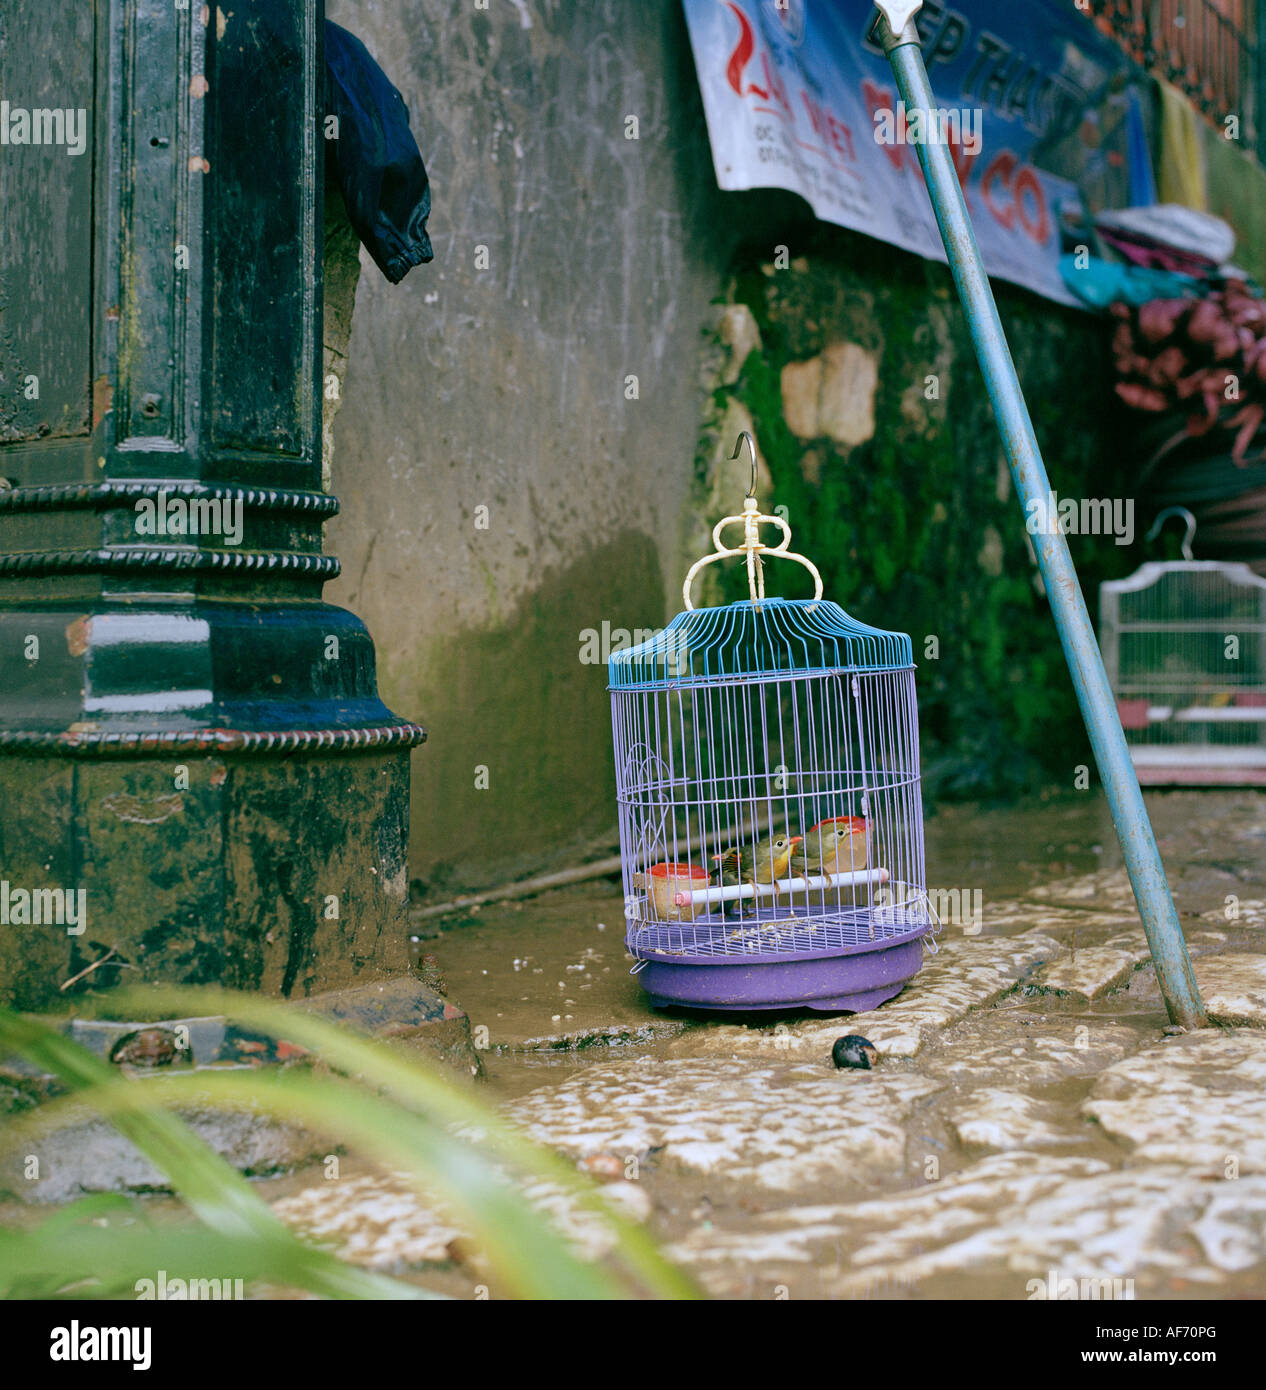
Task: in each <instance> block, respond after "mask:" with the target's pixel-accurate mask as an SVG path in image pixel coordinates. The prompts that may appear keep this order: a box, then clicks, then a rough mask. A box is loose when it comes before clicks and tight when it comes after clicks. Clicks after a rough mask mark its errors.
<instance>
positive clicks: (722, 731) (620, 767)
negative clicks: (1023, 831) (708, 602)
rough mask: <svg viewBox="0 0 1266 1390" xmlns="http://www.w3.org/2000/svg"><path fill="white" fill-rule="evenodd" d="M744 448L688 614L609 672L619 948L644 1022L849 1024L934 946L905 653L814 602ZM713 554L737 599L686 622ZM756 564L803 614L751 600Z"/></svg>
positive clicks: (901, 645) (756, 592) (759, 588)
mask: <svg viewBox="0 0 1266 1390" xmlns="http://www.w3.org/2000/svg"><path fill="white" fill-rule="evenodd" d="M744 439H746V441H747V443H748V445H749V447H751V448H752V457H753V488H752V491H751V492H749V494H748V497H747V499H746V501H745V503H744V510H743V514H742V515H741V516H732V517H725V518H724V519H723V520H722V521H720V522H719V523H718V524H717V526H716V527H715V529H714V530H713V543H714V545H715V547H716V549H715V553H713V554H711V555H707V556H705V557H704V558H703V559H702V560H700V561H699V562H698V563H697V564H695V565H694V566H693V567H692V568H691V570H690V572H689V574H688V575H687V576H686V582H685V586H684V590H683V593H684V598H685V604H686V608H685V611H684V612H683V613H680V614H678V616H677V617H676V618H674V619H673V621H672V623H670V624H669V626H668V627H667V628H666V629H664V630H663V631H662V632H660V633H658V634H657V635H656V636H654V637H653V638H651V639H650V640H649V641H647V642H644V643H642V644H641V645H640V646H636V647H632V648H629V649H627V650H624V651H619V652H616V653H614V654H613V655H612V657H611V660H610V679H611V683H610V690H611V706H612V725H613V731H614V739H615V768H616V793H617V800H618V803H619V815H620V853H621V858H622V860H623V876H624V895H625V899H624V900H625V920H626V924H627V932H626V942H627V946H628V949H629V952H630V954H631V955H632V956H634V957H635V958H636V960H637V965H636V966H635V967H634V970H635V973H637V974H638V975H639V977H640V981H641V983H642V985H643V986H644V988H645V989H646V991H647V993H648V995H649V996H650V1000H651V1003H652V1004H655V1005H659V1006H667V1005H678V1006H683V1007H687V1008H697V1009H724V1010H732V1011H736V1012H742V1011H747V1010H771V1009H781V1010H791V1009H797V1008H807V1009H813V1010H818V1011H820V1012H827V1013H837V1012H844V1011H860V1010H863V1009H869V1008H873V1007H875V1006H876V1005H877V1004H880V1003H882V1002H883V1001H884V1000H885V999H890V998H891V997H892V996H893V995H894V994H896V993H898V992H899V991H900V989H901V988H902V986H903V985H904V984H905V982H906V981H907V980H909V979H910V978H911V977H912V976H913V975H914V974H915V973H916V972H917V971H918V969H919V966H920V965H921V963H922V956H923V950H924V947H925V945H926V946H927V947H928V948H929V949H931V950H935V942H934V940H933V935H934V933H935V932H936V931H937V930H938V929H939V926H938V923H937V921H936V916H935V913H934V912H933V909H932V906H931V903H930V902H929V900H928V896H927V892H926V883H925V873H924V864H923V804H922V795H921V791H920V780H919V734H918V711H917V707H916V703H915V691H914V659H913V653H912V649H911V645H910V639H909V637H907V636H905V635H904V634H902V633H892V632H884V631H882V630H880V629H878V628H873V627H868V626H866V625H865V624H863V623H859V622H857V621H856V620H855V619H853V618H851V617H849V615H848V614H847V613H846V612H845V611H844V610H843V609H842V608H840V607H839V606H838V605H837V604H834V603H831V602H829V601H827V600H824V599H823V597H822V580H821V576H820V575H819V574H818V571H817V570H816V568H815V567H814V566H813V564H812V563H811V562H810V561H808V560H807V559H805V558H804V556H801V555H796V554H794V553H793V552H792V551H791V550H790V549H789V548H788V547H789V545H790V542H791V529H790V527H789V526H788V525H787V523H786V522H785V521H783V520H782V519H781V518H779V517H777V516H768V515H764V514H762V513H761V512H760V510H759V507H758V506H757V503H756V500H755V496H754V492H755V448H754V446H753V445H752V440H751V436H750V435H747V434H746V433H744V435H743V436H741V438H740V441H739V442H740V446H741V444H742V442H743V440H744ZM737 453H738V450H737V449H736V450H735V454H736V455H737ZM734 523H741V524H742V525H743V528H744V530H743V541H742V543H741V544H740V545H738V546H736V547H732V548H731V547H727V546H725V545H724V544H723V543H722V540H721V532H722V531H723V530H724V529H725V528H726V527H727V526H730V525H732V524H734ZM762 524H768V525H773V526H777V527H779V528H780V529H781V531H782V539H781V540H780V541H779V542H778V543H777V544H776V545H770V546H767V545H764V544H762V543H761V541H760V532H759V528H760V526H761V525H762ZM727 556H741V557H743V558H744V559H745V561H746V565H747V574H748V585H749V589H750V598H749V599H746V600H744V601H743V602H741V603H731V604H727V605H725V606H724V607H719V608H702V609H696V608H695V607H694V606H693V603H692V601H691V596H690V595H691V586H692V584H693V581H694V579H695V576H696V575H697V574H698V572H699V570H700V569H701V568H702V567H703V566H705V565H707V564H710V563H712V562H714V561H717V560H720V559H723V558H725V557H727ZM771 557H773V558H782V559H787V560H793V561H796V562H797V563H799V564H801V565H804V566H805V567H806V568H808V569H809V570H810V571H811V572H812V574H813V577H814V585H815V596H814V598H812V599H775V598H767V597H766V596H765V585H764V569H763V559H768V558H771Z"/></svg>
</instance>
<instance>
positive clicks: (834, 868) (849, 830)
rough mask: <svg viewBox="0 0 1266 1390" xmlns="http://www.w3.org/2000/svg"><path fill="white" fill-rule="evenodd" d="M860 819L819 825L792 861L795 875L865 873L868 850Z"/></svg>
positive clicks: (838, 818)
mask: <svg viewBox="0 0 1266 1390" xmlns="http://www.w3.org/2000/svg"><path fill="white" fill-rule="evenodd" d="M868 831H869V827H868V826H867V824H866V822H865V820H863V819H862V817H861V816H832V817H831V818H830V819H829V820H823V821H819V822H818V823H817V825H815V826H814V827H813V828H812V829H811V830H810V831H809V833H808V834H807V835H806V836H805V837H804V845H803V847H802V848H801V849H799V850H797V851H796V852H795V853H794V854H793V855H792V859H791V869H792V872H793V873H794V874H797V875H805V876H808V875H811V874H847V873H852V872H854V871H855V870H857V869H864V868H865V867H866V861H867V858H868V857H869V853H870V846H869V843H868Z"/></svg>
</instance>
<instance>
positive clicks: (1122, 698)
mask: <svg viewBox="0 0 1266 1390" xmlns="http://www.w3.org/2000/svg"><path fill="white" fill-rule="evenodd" d="M1171 516H1182V517H1184V518H1185V519H1186V522H1187V534H1186V537H1185V538H1184V540H1183V549H1182V554H1183V558H1182V559H1181V560H1172V561H1149V562H1148V563H1146V564H1144V565H1143V566H1142V568H1140V569H1139V570H1137V571H1136V572H1135V573H1134V574H1132V575H1130V576H1129V577H1128V578H1126V579H1120V580H1116V581H1113V582H1110V583H1106V584H1103V585H1102V586H1101V587H1100V590H1099V627H1100V645H1101V647H1102V648H1103V661H1104V666H1105V667H1106V668H1107V672H1108V679H1109V681H1110V682H1111V684H1112V689H1113V691H1114V693H1115V694H1116V699H1117V710H1118V713H1119V714H1120V716H1121V723H1122V725H1123V726H1124V728H1125V736H1126V740H1127V741H1128V743H1129V745H1130V754H1131V757H1132V758H1133V760H1134V766H1135V769H1136V770H1137V772H1138V778H1139V781H1140V782H1142V783H1145V784H1150V785H1153V786H1157V785H1188V786H1200V785H1206V786H1208V785H1223V786H1228V785H1229V786H1236V785H1263V784H1266V579H1262V578H1261V577H1260V576H1258V575H1256V574H1254V573H1253V571H1252V570H1251V569H1249V567H1248V566H1247V565H1244V564H1236V563H1230V562H1223V561H1212V560H1196V559H1193V558H1192V549H1191V541H1192V537H1193V536H1194V534H1195V528H1196V523H1195V518H1194V517H1193V516H1192V514H1191V513H1190V512H1189V511H1187V509H1186V508H1185V507H1168V508H1166V509H1165V510H1164V511H1163V512H1161V513H1160V515H1159V516H1158V517H1157V518H1156V522H1155V524H1154V525H1153V527H1152V529H1151V531H1150V532H1149V533H1148V539H1149V540H1151V539H1154V538H1155V537H1156V536H1157V535H1158V534H1159V531H1160V527H1161V526H1162V525H1163V524H1164V522H1165V521H1166V520H1167V519H1168V518H1169V517H1171Z"/></svg>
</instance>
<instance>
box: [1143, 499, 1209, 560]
mask: <svg viewBox="0 0 1266 1390" xmlns="http://www.w3.org/2000/svg"><path fill="white" fill-rule="evenodd" d="M1171 516H1180V517H1182V519H1183V520H1184V521H1185V522H1186V523H1187V531H1186V534H1185V535H1184V536H1183V538H1182V557H1183V559H1184V560H1194V559H1195V558H1196V557H1195V554H1194V552H1193V551H1192V549H1191V542H1192V541H1193V540H1195V538H1196V518H1195V517H1194V516H1192V514H1191V513H1190V512H1189V511H1188V510H1187V508H1186V507H1166V508H1165V510H1164V511H1163V512H1157V513H1156V520H1155V521H1153V522H1152V529H1151V530H1150V531H1149V532H1148V533H1147V535H1146V536H1145V537H1144V539H1145V540H1149V541H1154V540H1155V539H1156V537H1157V536H1159V535H1160V533H1161V529H1162V528H1163V527H1164V525H1165V523H1166V522H1167V521H1168V520H1169V518H1170V517H1171Z"/></svg>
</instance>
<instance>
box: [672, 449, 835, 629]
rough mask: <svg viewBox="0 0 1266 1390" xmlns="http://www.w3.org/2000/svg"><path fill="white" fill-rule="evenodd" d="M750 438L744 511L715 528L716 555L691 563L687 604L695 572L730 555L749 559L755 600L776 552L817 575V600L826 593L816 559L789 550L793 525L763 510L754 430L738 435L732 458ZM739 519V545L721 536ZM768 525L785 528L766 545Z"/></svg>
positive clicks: (749, 578)
mask: <svg viewBox="0 0 1266 1390" xmlns="http://www.w3.org/2000/svg"><path fill="white" fill-rule="evenodd" d="M744 440H746V441H747V447H748V449H749V450H750V451H751V456H752V482H751V486H750V488H749V489H748V493H747V496H746V497H745V498H744V499H743V511H742V514H741V515H738V516H723V517H722V518H721V520H720V521H718V522H717V524H716V525H715V526H714V527H713V528H712V544H713V546H714V547H715V548H716V553H715V554H713V555H705V556H704V557H703V558H702V559H701V560H696V561H695V562H694V564H693V565H691V566H690V569H689V571H688V572H687V574H686V582H685V583H684V584H683V585H682V586H681V592H682V597H683V598H684V599H685V601H686V608H687V609H693V608H694V606H695V605H694V600H693V599H692V598H691V597H690V590H691V589H692V588H693V586H694V582H695V576H696V575H697V574H698V573H699V571H700V570H701V569H702V568H703V567H704V566H705V565H712V564H715V563H716V562H717V561H718V560H726V559H730V558H731V557H733V556H737V555H742V556H744V557H745V558H746V561H747V588H748V591H749V593H750V594H751V596H752V602H753V603H759V602H760V601H761V600H762V599H763V598H764V597H765V566H764V563H763V559H762V557H763V556H766V555H774V556H777V557H778V558H780V559H783V560H794V561H795V562H796V563H797V564H798V565H803V566H804V567H805V569H807V570H808V571H809V573H810V574H811V575H812V576H813V589H814V593H813V597H814V600H815V601H816V600H817V599H820V598H821V597H822V576H821V575H820V574H819V573H818V567H817V566H816V565H815V564H814V563H813V561H812V560H809V559H806V558H805V557H804V556H803V555H797V554H796V553H795V551H793V550H788V549H787V547H788V546H789V545H790V544H791V527H790V526H788V525H787V523H786V522H785V521H784V520H783V519H782V517H780V516H769V515H767V514H766V513H765V512H762V511H761V509H760V506H759V504H758V503H757V501H756V443H755V441H754V440H753V439H752V436H751V434H750V433H749V432H748V431H747V430H744V431H743V432H742V433H741V434H740V435H739V437H738V442H737V443H736V444H735V446H734V452H733V453H732V454H731V455H730V458H731V459H736V458H738V456H739V453H740V451H741V450H742V448H743V441H744ZM736 522H738V523H741V524H742V527H743V539H742V541H741V542H740V544H738V545H736V546H729V545H726V544H725V542H724V541H722V539H721V532H722V531H723V530H724V529H725V528H726V527H727V526H733V525H734V524H735V523H736ZM762 524H764V525H768V526H777V527H778V529H779V530H780V531H781V532H782V540H780V541H779V542H778V544H777V545H766V544H765V543H764V541H762V540H761V538H760V528H761V526H762Z"/></svg>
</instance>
